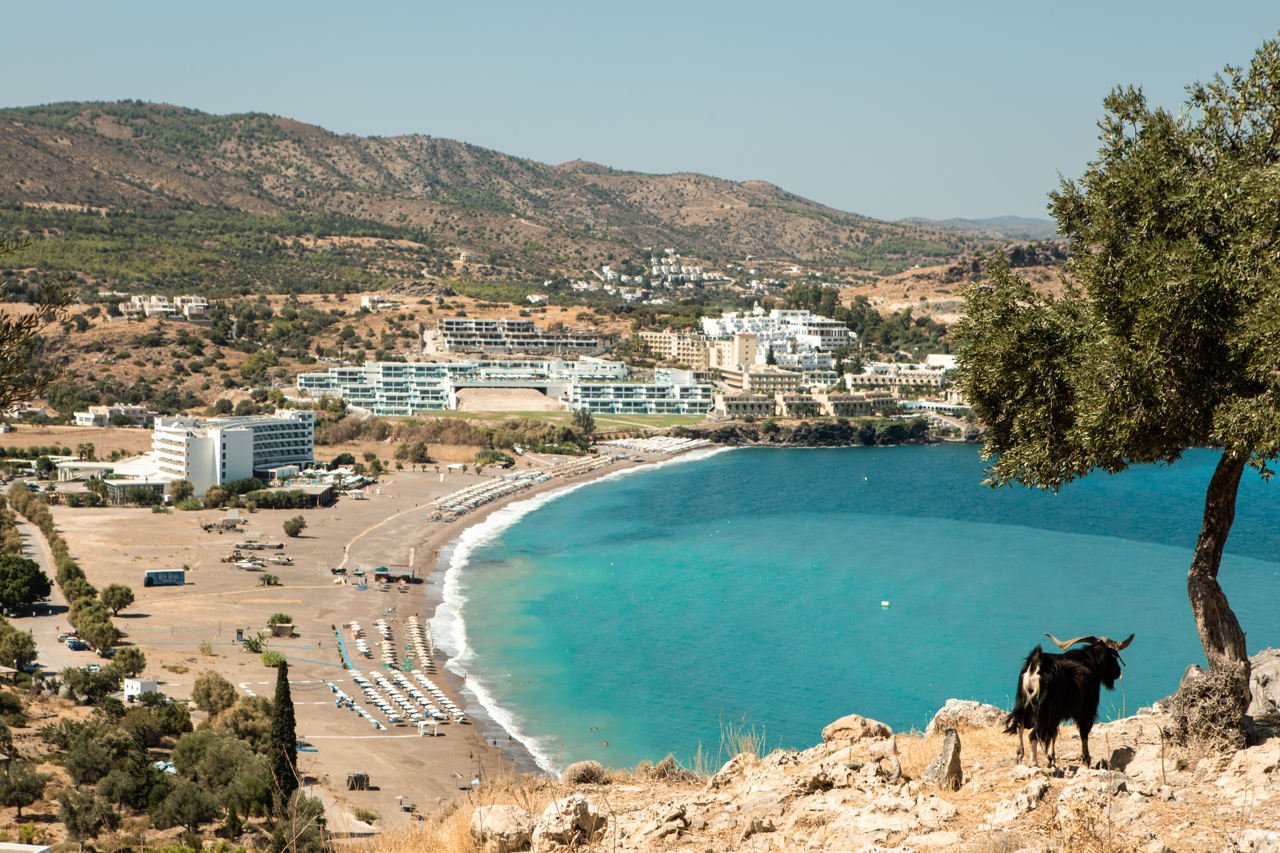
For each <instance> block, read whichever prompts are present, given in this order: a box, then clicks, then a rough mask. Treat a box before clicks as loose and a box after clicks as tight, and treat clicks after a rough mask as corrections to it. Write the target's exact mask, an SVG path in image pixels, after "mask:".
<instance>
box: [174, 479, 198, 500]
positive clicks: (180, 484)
mask: <svg viewBox="0 0 1280 853" xmlns="http://www.w3.org/2000/svg"><path fill="white" fill-rule="evenodd" d="M195 493H196V489H195V486H193V485H191V481H190V480H174V481H173V482H172V483H170V484H169V495H170V497H172V498H173V502H174V503H182V502H183V501H184V500H186V499H187V498H189V497H191V496H192V495H194V494H195Z"/></svg>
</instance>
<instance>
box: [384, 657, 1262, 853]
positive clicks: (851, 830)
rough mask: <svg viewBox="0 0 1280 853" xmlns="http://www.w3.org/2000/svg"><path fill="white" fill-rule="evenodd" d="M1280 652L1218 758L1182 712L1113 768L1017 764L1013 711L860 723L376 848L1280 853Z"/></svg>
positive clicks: (453, 819)
mask: <svg viewBox="0 0 1280 853" xmlns="http://www.w3.org/2000/svg"><path fill="white" fill-rule="evenodd" d="M1278 709H1280V650H1268V651H1265V652H1262V653H1260V654H1259V655H1257V656H1256V657H1255V658H1254V704H1253V707H1252V708H1251V713H1252V716H1253V720H1254V726H1253V736H1252V737H1251V739H1250V743H1249V745H1248V746H1246V747H1245V748H1243V749H1239V750H1236V751H1232V752H1228V753H1221V752H1215V751H1213V750H1211V749H1208V748H1205V747H1197V745H1196V744H1194V743H1177V742H1174V740H1173V739H1172V737H1171V734H1170V733H1171V732H1173V731H1174V728H1175V721H1174V718H1173V715H1172V714H1171V713H1170V709H1169V703H1168V702H1162V703H1157V704H1156V705H1155V706H1154V707H1152V708H1146V709H1143V710H1142V711H1140V712H1139V713H1138V714H1136V715H1134V716H1131V717H1127V718H1124V719H1121V720H1116V721H1114V722H1110V723H1104V724H1100V725H1098V726H1097V727H1095V728H1094V730H1093V733H1092V734H1091V736H1090V746H1091V748H1092V751H1093V753H1094V755H1095V756H1096V757H1101V758H1103V759H1104V760H1105V761H1106V765H1107V766H1106V769H1090V768H1086V767H1082V766H1080V765H1079V756H1080V742H1079V738H1078V737H1077V735H1076V732H1075V729H1074V728H1071V727H1066V728H1064V729H1063V731H1062V734H1061V736H1060V737H1059V741H1058V756H1059V766H1058V767H1057V768H1054V769H1049V768H1045V767H1029V766H1025V765H1021V764H1019V763H1018V762H1017V761H1016V760H1015V758H1014V750H1015V741H1014V738H1013V737H1012V736H1011V735H1007V734H1004V733H1003V731H1002V730H1001V721H1002V718H1003V714H1004V712H1003V711H1002V710H1001V709H999V708H995V707H993V706H990V705H983V704H980V703H977V702H970V701H963V700H951V701H950V702H948V703H947V704H946V706H945V707H943V708H942V709H941V710H940V711H939V712H938V713H937V715H936V716H935V717H934V719H933V720H932V721H931V722H930V724H929V726H928V728H927V729H926V730H925V732H924V733H908V734H901V733H894V732H892V731H891V730H890V729H889V727H888V726H886V725H884V724H883V723H879V722H877V721H875V720H870V719H867V718H865V717H861V716H858V715H850V716H848V717H844V718H842V719H840V720H837V721H835V722H833V723H831V724H830V725H828V726H827V727H826V728H825V729H824V730H823V732H822V742H821V743H819V744H817V745H816V746H813V747H811V748H809V749H806V750H804V751H802V752H792V751H787V750H777V751H774V752H772V753H770V754H768V755H765V756H763V757H760V756H757V755H755V754H752V753H743V754H740V755H737V756H736V757H734V758H733V759H731V760H730V761H728V762H727V763H726V764H725V765H724V766H723V767H721V768H720V769H719V771H718V772H716V773H714V774H713V775H710V776H705V775H696V774H692V773H689V772H687V771H685V770H683V769H681V768H680V767H678V766H677V765H676V764H675V762H674V761H671V760H670V759H668V760H665V761H663V762H660V763H658V764H656V765H652V766H648V765H642V766H640V767H637V768H635V769H634V770H632V771H626V772H620V771H608V770H606V769H605V768H603V767H601V766H599V765H598V764H596V763H594V762H582V763H579V764H575V765H571V766H570V767H568V768H566V770H565V771H564V773H563V774H562V777H561V779H560V780H559V781H552V780H548V779H542V778H529V777H526V778H523V779H512V780H507V781H506V782H505V783H502V784H495V785H493V786H491V788H490V790H488V791H485V792H483V793H480V792H473V793H472V794H470V795H469V797H470V799H467V800H459V801H457V803H456V804H455V806H454V807H453V808H452V809H446V811H445V813H443V814H442V815H440V816H438V817H437V818H436V819H435V821H434V822H433V823H431V824H428V825H427V826H426V827H423V828H421V829H415V830H412V831H411V832H408V833H406V834H403V835H399V836H397V835H390V836H383V837H381V838H380V839H379V840H378V843H377V849H379V850H401V849H403V850H409V849H433V850H436V849H438V850H457V851H461V850H486V851H499V852H500V853H506V851H522V850H531V851H535V853H536V852H537V851H543V853H550V851H562V850H566V849H578V850H610V851H649V850H655V851H699V853H702V851H717V853H718V851H759V853H764V851H791V850H797V851H800V850H806V851H807V850H815V851H817V850H820V851H875V850H882V849H897V850H917V851H926V850H993V851H994V850H1008V851H1014V850H1042V851H1051V850H1053V851H1056V850H1072V851H1075V850H1099V851H1101V850H1137V851H1153V853H1154V851H1174V850H1247V851H1280V716H1278V715H1277V710H1278Z"/></svg>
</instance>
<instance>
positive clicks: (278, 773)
mask: <svg viewBox="0 0 1280 853" xmlns="http://www.w3.org/2000/svg"><path fill="white" fill-rule="evenodd" d="M297 747H298V732H297V724H296V722H295V720H294V715H293V697H292V695H291V693H290V691H289V664H288V663H287V662H285V661H281V662H280V665H279V666H278V667H277V668H276V692H275V697H274V698H273V699H272V701H271V735H270V737H269V739H268V741H267V760H268V761H270V763H271V776H272V778H273V779H274V780H275V785H276V788H277V790H279V791H280V792H281V795H282V797H283V799H284V800H285V801H286V802H287V801H288V800H289V798H290V797H291V796H292V795H293V792H294V791H296V790H297V789H298V781H299V780H298V751H297Z"/></svg>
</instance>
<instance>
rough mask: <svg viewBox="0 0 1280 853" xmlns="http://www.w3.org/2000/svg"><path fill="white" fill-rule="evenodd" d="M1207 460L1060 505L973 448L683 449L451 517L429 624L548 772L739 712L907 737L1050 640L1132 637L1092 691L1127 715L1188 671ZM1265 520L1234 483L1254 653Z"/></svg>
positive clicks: (631, 756) (614, 760)
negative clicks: (857, 718)
mask: <svg viewBox="0 0 1280 853" xmlns="http://www.w3.org/2000/svg"><path fill="white" fill-rule="evenodd" d="M1215 463H1216V454H1214V453H1213V452H1211V451H1193V452H1191V453H1188V454H1187V456H1186V458H1185V459H1183V460H1182V461H1180V462H1178V463H1177V464H1175V465H1172V466H1147V467H1143V468H1138V469H1134V470H1131V471H1128V472H1125V473H1123V474H1120V475H1116V476H1108V475H1105V474H1095V475H1092V476H1090V477H1088V478H1086V479H1084V480H1081V481H1079V482H1077V483H1073V484H1071V485H1069V486H1067V487H1066V488H1064V489H1063V490H1062V491H1061V492H1060V493H1059V494H1058V495H1052V494H1047V493H1042V492H1035V491H1031V490H1028V489H1023V488H1005V489H996V490H993V489H990V488H987V487H985V486H983V485H981V479H982V472H983V465H982V462H981V461H980V460H979V458H978V453H977V450H976V448H974V447H972V446H964V445H941V446H937V445H935V446H920V447H889V448H870V447H856V448H839V449H772V448H748V449H740V450H733V451H727V452H717V453H714V454H711V455H707V456H705V457H703V458H697V459H684V460H677V461H676V462H674V463H672V464H667V465H662V466H657V467H648V468H642V469H637V470H636V471H634V472H628V473H624V474H623V475H622V476H615V477H610V478H606V479H604V480H601V481H597V482H594V483H590V484H587V485H585V486H581V487H578V488H574V489H571V490H568V491H564V492H561V493H551V495H550V496H545V495H544V496H539V497H537V498H533V499H530V500H528V501H524V502H522V503H521V504H517V505H514V506H512V507H509V508H507V509H504V510H501V511H499V512H498V513H496V514H495V515H494V516H491V517H490V519H488V520H486V522H484V523H483V524H481V525H478V526H476V527H474V528H472V529H470V530H469V531H467V533H466V534H464V537H463V539H462V540H460V542H459V543H458V545H457V546H456V547H455V549H454V551H453V553H452V555H451V558H450V565H449V570H448V572H447V574H446V578H445V598H446V600H445V604H444V605H442V607H441V609H440V611H439V612H438V614H437V617H436V636H437V638H438V639H439V640H440V642H441V644H442V645H443V646H444V648H445V649H446V651H448V652H450V653H451V654H452V655H454V656H455V658H456V659H455V661H454V663H453V664H452V665H453V666H455V667H457V668H459V669H460V670H463V671H465V672H466V673H467V679H468V681H467V683H468V688H469V691H470V692H471V693H472V694H473V697H474V700H475V701H476V702H478V703H479V704H482V705H483V706H484V707H485V709H486V711H487V712H488V715H489V716H490V717H491V718H492V719H493V720H494V721H496V722H497V724H499V725H501V726H503V727H504V728H506V729H507V731H508V732H510V733H511V734H512V735H513V736H514V737H515V738H516V739H518V740H519V741H520V742H522V743H523V744H525V746H527V747H528V748H529V750H530V752H531V753H532V754H533V755H534V757H535V759H536V760H537V761H538V762H539V764H541V765H542V766H544V767H547V768H555V767H560V766H563V765H564V764H566V763H568V762H570V761H575V760H579V759H583V758H596V759H598V760H600V761H602V762H604V763H605V764H606V765H610V766H616V767H623V766H631V765H634V764H635V763H636V762H638V761H640V760H641V759H646V758H647V759H652V760H657V759H659V758H661V757H662V756H664V755H666V754H667V753H668V752H674V753H675V755H676V756H677V758H680V759H682V760H686V761H687V760H689V759H690V758H691V757H692V756H693V754H694V753H695V751H696V750H697V749H698V747H699V745H701V746H702V747H703V749H704V750H706V751H709V753H710V755H711V757H712V759H714V758H715V757H716V754H717V750H718V749H719V746H720V742H721V735H722V731H723V730H724V729H725V728H737V727H740V726H742V725H746V726H747V727H754V728H755V730H756V731H757V732H763V734H764V736H765V738H766V740H767V742H768V744H769V746H771V747H772V746H785V747H795V748H804V747H807V746H810V745H812V744H814V743H816V742H818V740H819V739H820V731H821V729H822V727H823V726H824V725H825V724H826V723H828V722H830V721H832V720H834V719H836V718H838V717H840V716H843V715H844V714H848V713H855V712H856V713H860V714H864V715H866V716H870V717H874V718H876V719H879V720H883V721H884V722H886V723H889V724H890V725H891V726H893V727H894V728H895V729H896V730H904V729H909V728H911V727H919V728H923V726H924V725H925V724H926V723H927V722H928V720H929V718H930V716H931V715H932V714H933V712H934V711H935V710H936V709H937V708H938V707H939V706H941V705H942V704H943V703H944V702H945V701H946V700H947V699H948V698H951V697H957V698H967V699H978V700H982V701H985V702H991V703H994V704H997V705H1001V706H1002V707H1008V706H1009V705H1010V704H1011V700H1012V693H1013V687H1014V682H1015V680H1016V676H1017V672H1018V668H1019V666H1020V664H1021V662H1022V659H1023V658H1024V657H1025V656H1026V654H1027V653H1028V652H1029V651H1030V650H1031V648H1032V647H1033V646H1035V645H1036V644H1037V643H1039V642H1043V643H1044V644H1045V645H1047V646H1049V647H1050V648H1052V646H1051V644H1049V642H1048V641H1047V640H1045V639H1044V638H1043V634H1044V632H1046V631H1048V632H1051V633H1053V634H1055V635H1057V636H1058V637H1060V638H1062V639H1067V638H1069V637H1072V636H1076V635H1080V634H1090V633H1094V634H1105V635H1109V636H1111V637H1115V638H1120V637H1124V636H1127V635H1128V634H1129V633H1130V632H1133V633H1136V634H1137V638H1136V639H1135V640H1134V642H1133V645H1132V646H1131V647H1130V648H1129V649H1128V650H1126V651H1125V652H1124V659H1125V661H1126V662H1127V668H1126V670H1125V677H1124V679H1123V681H1122V682H1121V683H1120V685H1118V686H1117V689H1116V691H1115V692H1114V693H1109V694H1108V693H1104V694H1103V702H1102V709H1103V713H1104V714H1105V715H1106V716H1108V717H1112V716H1116V715H1119V714H1123V713H1131V712H1133V711H1135V710H1136V709H1137V708H1138V707H1140V706H1141V705H1144V704H1149V703H1151V702H1152V701H1154V700H1156V699H1159V698H1161V697H1163V696H1166V695H1168V694H1169V693H1171V692H1172V691H1173V689H1174V688H1175V687H1176V685H1177V683H1178V679H1179V677H1180V676H1181V674H1182V671H1183V670H1184V668H1185V667H1186V666H1187V664H1189V663H1203V662H1204V656H1203V652H1202V650H1201V648H1200V645H1199V642H1198V640H1197V637H1196V633H1195V626H1194V622H1193V620H1192V617H1191V611H1190V608H1189V606H1188V604H1187V597H1186V583H1185V581H1186V570H1187V566H1188V564H1189V561H1190V556H1191V551H1190V549H1191V547H1192V545H1193V544H1194V542H1195V537H1196V534H1197V532H1198V531H1199V526H1200V513H1201V508H1202V501H1203V496H1204V488H1205V485H1206V484H1207V483H1208V480H1209V477H1210V475H1211V473H1212V470H1213V466H1214V464H1215ZM1278 509H1280V483H1277V484H1275V485H1271V484H1266V483H1263V482H1262V481H1261V480H1260V479H1259V478H1258V476H1257V475H1256V474H1254V473H1252V472H1250V473H1247V474H1246V476H1245V481H1244V482H1243V483H1242V486H1241V492H1240V500H1239V504H1238V507H1237V516H1236V523H1235V527H1234V529H1233V532H1232V535H1231V539H1230V541H1229V543H1228V546H1227V556H1226V558H1225V560H1224V563H1223V568H1222V572H1221V575H1220V580H1221V582H1222V584H1223V587H1224V588H1225V589H1226V591H1227V594H1228V596H1229V597H1230V599H1231V602H1232V605H1233V606H1234V608H1235V610H1236V613H1237V615H1238V616H1239V617H1240V620H1241V622H1242V624H1243V626H1244V629H1245V631H1246V633H1247V634H1248V638H1249V647H1250V650H1252V651H1256V650H1258V649H1261V648H1265V647H1267V646H1270V645H1277V644H1280V620H1278V619H1277V615H1276V608H1277V603H1280V528H1278V526H1277V520H1278V519H1280V513H1277V510H1278ZM882 601H887V602H889V606H888V608H883V607H882V605H881V602H882ZM606 743H607V746H606Z"/></svg>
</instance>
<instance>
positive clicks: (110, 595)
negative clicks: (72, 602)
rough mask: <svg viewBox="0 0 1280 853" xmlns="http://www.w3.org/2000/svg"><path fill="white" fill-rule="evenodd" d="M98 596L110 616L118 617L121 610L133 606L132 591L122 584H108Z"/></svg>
mask: <svg viewBox="0 0 1280 853" xmlns="http://www.w3.org/2000/svg"><path fill="white" fill-rule="evenodd" d="M98 595H99V597H100V598H101V600H102V603H103V604H104V605H105V606H106V607H107V608H109V609H110V610H111V615H112V616H118V615H119V614H120V611H121V610H124V609H125V608H126V607H128V606H129V605H131V604H133V590H132V589H130V588H129V587H127V586H125V585H124V584H122V583H113V584H108V585H107V586H105V587H104V588H103V589H102V592H100V593H99V594H98Z"/></svg>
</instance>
